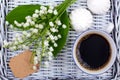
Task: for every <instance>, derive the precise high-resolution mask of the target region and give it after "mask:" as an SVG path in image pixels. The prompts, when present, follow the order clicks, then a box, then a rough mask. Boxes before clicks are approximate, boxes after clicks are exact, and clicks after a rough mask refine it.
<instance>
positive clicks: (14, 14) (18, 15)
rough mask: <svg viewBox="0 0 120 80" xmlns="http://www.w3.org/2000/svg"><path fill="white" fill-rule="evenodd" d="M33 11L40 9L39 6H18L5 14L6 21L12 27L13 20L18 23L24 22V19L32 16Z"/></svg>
mask: <svg viewBox="0 0 120 80" xmlns="http://www.w3.org/2000/svg"><path fill="white" fill-rule="evenodd" d="M35 9H40V5H20V6H18V7H16V8H15V9H13V10H12V11H11V12H9V13H8V14H7V16H6V21H8V22H9V23H10V24H12V25H14V20H16V21H18V22H19V23H20V22H25V17H26V16H28V15H30V16H32V14H33V13H34V11H35ZM15 27H17V26H15ZM17 28H20V27H17ZM20 29H22V28H20Z"/></svg>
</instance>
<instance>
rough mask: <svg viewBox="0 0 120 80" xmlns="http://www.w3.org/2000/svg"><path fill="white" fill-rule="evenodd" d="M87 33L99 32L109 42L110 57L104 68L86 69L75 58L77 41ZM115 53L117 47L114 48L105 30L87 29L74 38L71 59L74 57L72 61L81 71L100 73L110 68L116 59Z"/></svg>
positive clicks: (112, 41) (113, 43)
mask: <svg viewBox="0 0 120 80" xmlns="http://www.w3.org/2000/svg"><path fill="white" fill-rule="evenodd" d="M89 33H96V34H100V35H102V36H103V37H105V38H106V39H107V41H108V42H109V43H110V45H111V49H112V50H111V51H112V52H111V58H110V60H109V62H108V63H107V64H106V66H105V67H104V68H102V69H100V70H96V71H95V70H93V71H92V70H88V69H86V68H84V67H83V66H82V65H80V63H79V62H78V60H77V58H76V54H75V52H76V46H77V43H78V42H79V40H80V39H81V38H82V37H83V36H85V35H86V34H89ZM116 53H117V48H116V45H115V42H114V40H113V39H112V37H111V36H110V35H109V34H108V33H107V32H105V31H102V30H87V31H84V32H82V33H81V34H79V36H78V37H77V39H76V40H75V42H74V46H73V49H72V54H73V59H74V62H75V63H76V65H77V66H78V68H79V69H81V70H82V71H83V72H85V73H87V74H92V75H98V74H102V73H104V72H106V71H107V70H108V69H110V68H111V67H112V65H113V64H114V62H115V60H116V55H117V54H116Z"/></svg>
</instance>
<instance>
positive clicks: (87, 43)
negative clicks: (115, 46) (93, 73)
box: [77, 34, 111, 69]
mask: <svg viewBox="0 0 120 80" xmlns="http://www.w3.org/2000/svg"><path fill="white" fill-rule="evenodd" d="M78 52H79V54H78V56H77V57H78V60H79V62H80V63H81V64H82V65H83V66H84V67H86V68H88V69H100V68H102V67H104V66H105V65H106V64H107V63H108V62H109V59H110V53H111V49H110V45H109V43H108V41H107V40H106V39H105V38H104V37H103V36H101V35H99V34H89V35H86V36H85V37H83V38H82V39H81V40H80V42H79V44H78Z"/></svg>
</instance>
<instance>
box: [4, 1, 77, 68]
mask: <svg viewBox="0 0 120 80" xmlns="http://www.w3.org/2000/svg"><path fill="white" fill-rule="evenodd" d="M75 1H76V0H65V1H64V2H63V3H61V4H60V5H58V6H43V5H21V6H18V7H16V8H15V9H13V10H12V11H11V12H10V13H9V14H8V15H7V16H6V25H7V26H8V27H9V28H11V29H12V30H18V31H17V33H15V36H14V39H13V41H12V42H10V41H7V40H5V41H4V47H5V48H9V49H10V50H11V51H15V50H19V49H23V50H29V49H31V51H32V57H31V60H32V62H33V64H34V66H33V69H37V68H36V66H35V65H36V64H40V62H41V60H42V58H43V57H46V59H48V60H51V59H52V58H53V57H55V56H57V54H58V52H59V51H60V50H61V49H62V48H63V46H64V44H65V42H66V39H67V34H68V31H69V17H68V14H67V12H66V9H67V7H69V6H70V5H71V4H72V3H73V2H75ZM19 31H20V32H19Z"/></svg>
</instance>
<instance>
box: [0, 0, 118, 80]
mask: <svg viewBox="0 0 120 80" xmlns="http://www.w3.org/2000/svg"><path fill="white" fill-rule="evenodd" d="M62 1H63V0H2V1H0V5H1V6H0V31H1V33H0V45H1V52H0V79H1V80H18V79H17V78H15V77H14V76H13V74H12V72H11V70H10V68H9V66H8V62H9V60H10V58H11V57H13V56H15V55H16V54H18V53H20V52H21V51H16V52H10V51H9V50H7V49H4V48H3V47H2V44H3V40H4V39H7V40H8V41H9V40H12V37H13V34H14V33H15V32H14V31H10V30H9V29H8V28H7V27H6V26H5V24H4V23H5V16H6V14H7V13H8V12H9V11H11V10H12V9H13V8H14V7H16V6H18V5H23V4H42V5H49V4H50V3H54V4H59V3H61V2H62ZM111 5H112V6H111V9H110V10H109V12H107V13H106V14H105V15H94V24H93V28H95V29H100V30H102V29H103V26H107V24H108V23H109V22H113V23H114V25H115V29H114V31H113V32H112V34H110V35H111V36H112V37H113V38H114V40H115V42H116V45H117V49H118V54H117V59H116V62H115V64H114V65H113V66H112V67H111V68H110V69H109V70H108V71H107V72H105V73H103V74H101V75H96V76H95V75H94V76H93V75H88V74H86V73H84V72H82V71H81V70H80V69H78V67H77V66H76V64H75V63H74V61H73V57H72V47H73V44H74V41H75V39H76V37H77V36H78V35H77V34H76V33H75V31H73V30H72V29H71V30H70V31H69V36H68V39H67V43H66V45H65V47H64V48H63V49H62V51H61V52H60V54H59V55H58V57H57V58H56V59H54V60H52V61H51V62H50V66H49V67H41V68H40V70H39V71H38V72H37V73H33V74H32V75H30V76H28V77H26V78H25V79H24V80H120V70H119V67H120V51H119V50H120V1H119V0H111ZM76 7H85V8H87V6H86V0H78V1H77V2H76V3H75V4H73V5H72V6H71V7H69V9H68V12H71V10H73V9H75V8H76Z"/></svg>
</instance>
